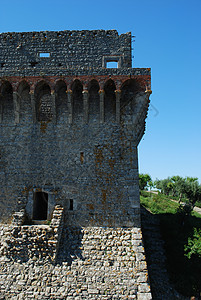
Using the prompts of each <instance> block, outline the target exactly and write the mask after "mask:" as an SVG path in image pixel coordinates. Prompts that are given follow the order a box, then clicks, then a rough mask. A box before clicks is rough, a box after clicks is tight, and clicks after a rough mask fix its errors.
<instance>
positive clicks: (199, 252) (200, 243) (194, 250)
mask: <svg viewBox="0 0 201 300" xmlns="http://www.w3.org/2000/svg"><path fill="white" fill-rule="evenodd" d="M184 250H185V252H186V254H185V255H186V256H187V257H188V258H189V259H190V258H191V256H192V255H193V254H194V255H196V256H198V257H201V230H200V229H197V228H194V235H193V238H188V244H187V245H185V246H184Z"/></svg>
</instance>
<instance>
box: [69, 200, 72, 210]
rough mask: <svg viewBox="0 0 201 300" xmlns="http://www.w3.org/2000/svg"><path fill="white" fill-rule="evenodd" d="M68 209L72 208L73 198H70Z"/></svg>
mask: <svg viewBox="0 0 201 300" xmlns="http://www.w3.org/2000/svg"><path fill="white" fill-rule="evenodd" d="M69 210H73V199H70V205H69Z"/></svg>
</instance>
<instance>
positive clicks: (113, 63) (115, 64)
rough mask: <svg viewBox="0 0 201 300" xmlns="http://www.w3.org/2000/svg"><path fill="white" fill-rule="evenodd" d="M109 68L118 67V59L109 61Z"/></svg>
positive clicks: (107, 65)
mask: <svg viewBox="0 0 201 300" xmlns="http://www.w3.org/2000/svg"><path fill="white" fill-rule="evenodd" d="M106 67H107V69H112V68H114V69H117V68H118V62H117V61H107V64H106Z"/></svg>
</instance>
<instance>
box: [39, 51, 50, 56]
mask: <svg viewBox="0 0 201 300" xmlns="http://www.w3.org/2000/svg"><path fill="white" fill-rule="evenodd" d="M39 57H50V53H49V52H43V53H39Z"/></svg>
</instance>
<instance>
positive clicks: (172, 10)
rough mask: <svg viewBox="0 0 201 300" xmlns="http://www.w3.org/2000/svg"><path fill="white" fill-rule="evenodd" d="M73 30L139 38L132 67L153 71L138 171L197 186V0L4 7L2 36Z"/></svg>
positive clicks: (200, 69)
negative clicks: (108, 31) (112, 31)
mask: <svg viewBox="0 0 201 300" xmlns="http://www.w3.org/2000/svg"><path fill="white" fill-rule="evenodd" d="M73 29H75V30H81V29H117V30H118V32H119V33H124V32H128V31H131V32H132V34H133V35H135V36H136V38H135V42H134V44H133V46H134V50H133V55H134V59H133V67H142V68H143V67H151V69H152V91H153V93H152V95H151V97H150V99H151V106H150V110H149V114H148V119H147V126H146V128H147V129H146V133H145V135H144V137H143V140H142V141H141V143H140V146H139V169H140V172H141V173H149V174H150V175H151V176H152V178H153V179H155V178H156V177H157V178H166V177H167V176H172V175H180V176H193V177H198V178H199V181H200V182H201V158H200V156H201V0H191V1H189V0H188V1H187V0H168V1H166V0H165V1H164V0H140V1H139V0H126V1H119V0H116V1H114V0H110V1H105V0H102V1H94V0H93V1H92V0H88V1H87V0H85V1H81V0H77V1H72V0H71V1H68V0H67V1H64V0H57V1H52V0H49V1H47V0H43V1H41V0H40V1H39V0H35V1H31V0H26V1H25V0H18V1H16V0H10V1H7V2H4V1H2V3H1V10H0V32H9V31H11V32H13V31H34V30H35V31H41V30H73Z"/></svg>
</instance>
